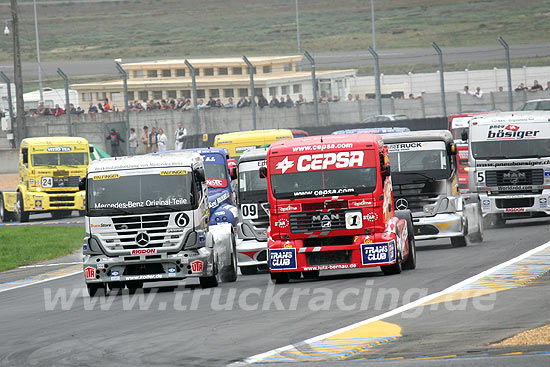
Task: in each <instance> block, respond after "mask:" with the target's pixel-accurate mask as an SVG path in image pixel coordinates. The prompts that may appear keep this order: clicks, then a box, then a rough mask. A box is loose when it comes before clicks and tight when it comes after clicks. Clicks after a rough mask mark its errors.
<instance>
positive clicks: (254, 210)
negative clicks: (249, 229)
mask: <svg viewBox="0 0 550 367" xmlns="http://www.w3.org/2000/svg"><path fill="white" fill-rule="evenodd" d="M241 217H242V218H243V219H258V204H241Z"/></svg>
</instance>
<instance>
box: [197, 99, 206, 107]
mask: <svg viewBox="0 0 550 367" xmlns="http://www.w3.org/2000/svg"><path fill="white" fill-rule="evenodd" d="M203 108H208V106H207V105H205V104H204V100H203V99H202V98H201V99H199V100H198V101H197V109H198V110H201V109H203Z"/></svg>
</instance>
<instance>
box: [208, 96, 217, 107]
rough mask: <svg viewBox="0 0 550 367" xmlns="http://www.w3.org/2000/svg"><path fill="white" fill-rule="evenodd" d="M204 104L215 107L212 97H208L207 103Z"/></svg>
mask: <svg viewBox="0 0 550 367" xmlns="http://www.w3.org/2000/svg"><path fill="white" fill-rule="evenodd" d="M206 105H207V106H208V107H216V101H214V98H212V97H208V103H207V104H206Z"/></svg>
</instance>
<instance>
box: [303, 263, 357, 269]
mask: <svg viewBox="0 0 550 367" xmlns="http://www.w3.org/2000/svg"><path fill="white" fill-rule="evenodd" d="M356 267H357V264H333V265H317V266H306V267H304V271H310V270H337V269H355V268H356Z"/></svg>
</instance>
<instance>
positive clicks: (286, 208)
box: [277, 204, 302, 213]
mask: <svg viewBox="0 0 550 367" xmlns="http://www.w3.org/2000/svg"><path fill="white" fill-rule="evenodd" d="M277 211H278V212H279V213H290V212H301V211H302V204H288V205H279V206H278V207H277Z"/></svg>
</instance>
